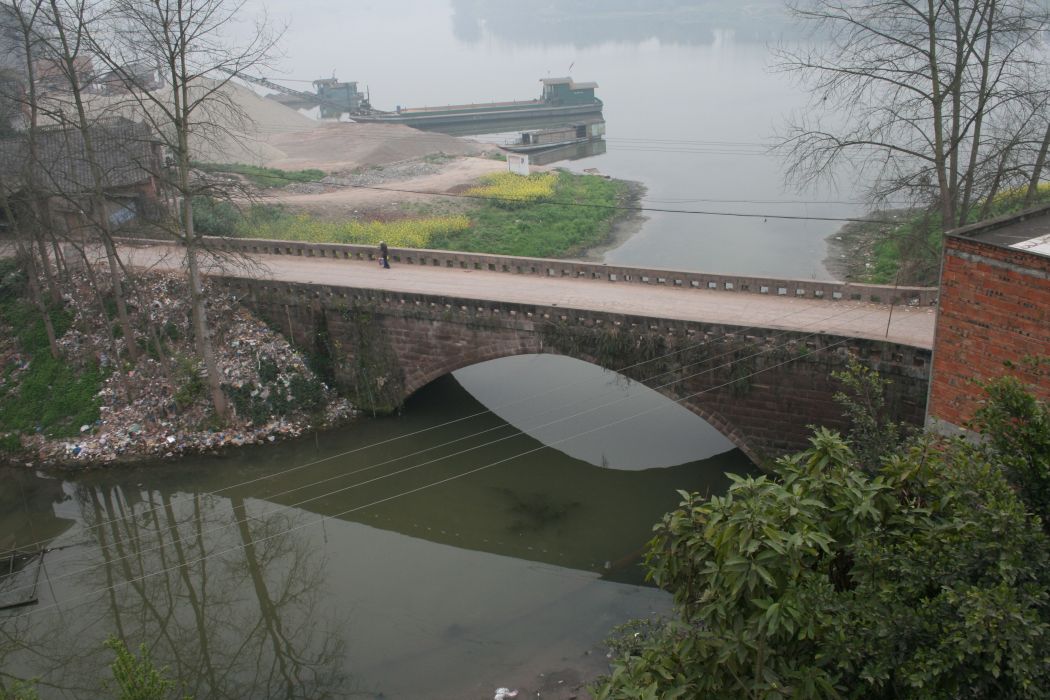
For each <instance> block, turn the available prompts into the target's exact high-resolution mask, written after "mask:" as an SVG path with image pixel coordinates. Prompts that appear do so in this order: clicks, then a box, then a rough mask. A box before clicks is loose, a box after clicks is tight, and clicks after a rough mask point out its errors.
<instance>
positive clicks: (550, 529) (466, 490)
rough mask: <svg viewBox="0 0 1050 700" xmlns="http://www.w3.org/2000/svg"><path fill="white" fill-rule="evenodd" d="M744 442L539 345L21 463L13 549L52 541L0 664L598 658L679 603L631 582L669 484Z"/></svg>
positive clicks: (574, 670) (326, 676)
mask: <svg viewBox="0 0 1050 700" xmlns="http://www.w3.org/2000/svg"><path fill="white" fill-rule="evenodd" d="M464 387H469V388H470V389H471V390H472V391H473V392H475V393H476V394H477V395H478V396H479V397H482V398H483V399H484V400H485V402H486V404H487V406H488V407H489V408H492V409H494V410H493V411H489V410H487V409H486V405H483V404H482V403H480V402H479V401H478V400H477V399H476V398H474V396H472V395H471V394H470V393H468V392H467V391H466V390H465V389H464ZM508 421H511V422H508ZM519 428H520V429H521V430H519ZM533 436H536V437H533ZM537 437H538V438H540V439H542V440H543V441H545V442H546V443H547V445H550V446H545V444H544V442H540V441H539V440H537ZM731 448H732V446H731V445H730V444H729V443H728V442H727V441H726V440H725V438H723V437H721V436H719V435H718V434H717V433H716V432H715V431H714V430H713V429H711V428H710V427H709V426H707V425H706V424H705V423H703V422H702V421H700V420H699V419H697V418H695V417H693V416H692V415H691V414H688V413H687V412H685V410H684V409H681V408H680V407H678V406H677V405H676V404H673V403H672V402H670V401H668V400H666V399H664V398H663V397H661V396H659V395H656V394H654V393H653V392H651V391H649V390H648V389H645V388H644V387H641V386H639V385H635V384H631V383H628V382H627V381H626V380H624V379H622V378H619V377H618V376H617V375H614V374H611V373H603V372H601V371H600V370H598V369H597V368H594V367H593V366H590V365H586V364H584V363H580V362H578V361H575V360H569V359H565V358H554V357H550V356H524V357H518V358H508V359H506V360H501V361H496V362H492V363H487V364H484V365H478V366H475V367H472V368H468V369H466V370H462V371H460V372H458V373H457V375H456V377H452V376H449V377H446V378H444V379H442V380H439V381H437V382H435V383H434V384H432V385H430V386H429V387H426V388H425V389H424V390H422V391H421V392H419V393H418V394H417V395H416V396H414V397H413V398H412V400H411V401H410V402H409V403H408V405H407V406H406V407H405V411H404V413H403V414H402V415H400V416H397V417H390V418H379V419H372V418H367V419H364V420H361V421H360V422H358V423H356V424H354V425H351V426H348V427H347V428H346V429H344V430H340V431H334V432H329V433H324V434H319V435H311V436H308V437H305V438H303V439H300V440H297V441H293V442H288V443H285V444H281V445H277V446H267V447H260V448H250V449H246V450H243V451H240V452H237V453H235V454H231V455H229V456H224V457H211V458H201V459H190V460H184V461H180V462H178V463H167V464H156V465H149V466H144V467H141V468H136V469H128V468H118V469H111V470H100V471H97V472H93V473H89V474H83V475H79V476H78V477H77V478H75V479H74V478H68V477H67V478H63V477H60V476H44V475H33V474H31V473H30V472H28V471H24V470H23V471H7V472H5V473H3V474H0V479H2V483H3V489H2V490H0V499H2V501H3V502H2V503H0V507H2V515H0V536H2V537H3V538H4V548H5V549H6V548H8V547H10V546H12V545H14V546H17V547H20V548H23V549H28V548H30V545H31V544H32V543H35V542H44V543H46V545H47V547H49V548H50V551H49V552H48V553H47V554H46V555H45V556H44V557H43V558H42V559H40V558H32V559H29V560H27V561H24V562H20V563H19V562H17V561H16V562H14V563H15V564H16V566H22V567H23V568H22V569H21V571H20V572H18V573H17V574H15V575H13V576H8V577H6V578H4V579H3V587H2V593H0V603H2V604H4V605H10V604H13V603H19V602H29V601H35V603H34V604H31V605H27V606H25V607H17V608H12V609H9V610H6V611H4V612H2V613H0V632H2V634H3V636H2V638H0V668H2V669H3V671H4V672H5V673H9V674H16V675H18V676H22V677H28V676H38V677H40V678H41V679H42V681H41V685H40V688H41V691H42V696H43V697H45V698H47V697H76V698H92V697H108V695H107V694H106V693H105V692H103V691H100V690H99V688H100V683H101V682H102V680H103V679H104V677H105V675H106V666H107V664H108V662H109V658H110V653H109V652H108V651H107V650H106V649H105V648H104V647H103V641H104V640H105V638H106V637H107V636H109V635H117V636H121V637H123V638H125V639H127V640H128V641H129V642H130V644H131V645H132V646H137V645H138V644H139V643H145V644H146V645H147V646H148V648H149V649H150V650H151V652H152V655H153V657H154V659H155V660H156V661H157V662H158V664H160V665H167V666H169V667H170V675H171V676H173V677H177V678H179V679H182V680H183V681H184V682H185V684H186V687H185V691H186V692H187V693H189V694H190V695H191V696H192V697H201V698H203V697H236V698H248V697H251V698H284V697H304V698H305V697H310V698H314V697H323V696H330V697H366V698H379V697H383V698H450V699H452V698H455V699H457V700H458V699H462V698H490V697H492V692H493V690H494V689H495V688H496V687H498V686H510V687H522V688H531V689H541V688H544V687H550V688H551V689H552V690H553V689H555V688H556V687H557V686H558V685H561V684H558V683H557V681H559V680H560V681H563V682H565V683H569V684H574V683H577V682H579V679H581V678H587V677H592V676H593V675H595V674H597V673H600V672H601V671H602V670H604V668H605V663H606V659H605V657H604V650H603V648H602V646H601V641H602V639H603V638H604V637H605V636H606V635H607V634H608V633H609V631H610V629H611V628H612V627H613V626H615V625H617V624H620V623H622V622H624V621H626V620H627V619H629V618H633V617H642V616H649V615H653V614H660V613H664V612H667V611H668V609H669V599H668V596H667V595H666V594H664V593H662V592H660V591H658V590H656V589H654V588H651V587H648V586H645V585H640V584H642V573H643V572H642V569H641V567H640V565H639V564H640V560H639V558H640V555H641V552H642V550H643V547H644V544H645V542H646V540H647V539H648V537H649V536H650V531H651V526H652V524H653V523H654V522H656V521H657V520H658V519H659V517H660V516H661V514H662V513H664V512H665V511H667V510H668V509H670V508H672V507H673V506H674V505H675V504H676V502H677V499H678V495H677V494H676V492H675V490H676V489H689V490H700V491H720V490H722V489H724V487H725V476H724V473H725V472H740V471H746V470H748V469H749V468H750V467H749V464H748V462H747V460H746V458H744V457H743V455H742V454H741V453H739V452H738V451H736V450H732V449H731ZM10 564H11V562H5V566H8V565H10ZM540 674H543V675H542V676H541V675H540ZM545 683H546V684H548V685H547V686H545V685H544V684H545ZM551 684H553V685H551Z"/></svg>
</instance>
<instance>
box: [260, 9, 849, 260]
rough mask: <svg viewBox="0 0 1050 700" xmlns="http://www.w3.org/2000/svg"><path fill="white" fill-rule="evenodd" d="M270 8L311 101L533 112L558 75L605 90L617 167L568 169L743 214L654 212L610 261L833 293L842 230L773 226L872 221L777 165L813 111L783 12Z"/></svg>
mask: <svg viewBox="0 0 1050 700" xmlns="http://www.w3.org/2000/svg"><path fill="white" fill-rule="evenodd" d="M252 2H253V3H254V4H255V5H265V6H266V7H267V8H268V10H269V13H270V18H271V20H273V22H274V24H278V25H279V24H281V23H285V22H286V23H287V28H286V31H285V34H284V36H283V39H282V41H281V46H282V47H283V49H284V52H285V54H286V56H285V57H284V58H283V59H280V60H277V61H276V62H275V63H276V67H275V69H274V71H272V72H271V73H270V74H269V75H271V76H277V75H280V76H283V77H285V78H289V79H293V80H301V81H304V82H288V83H286V84H287V85H288V86H289V87H294V88H297V89H304V90H311V89H312V88H311V86H310V85H309V83H308V82H306V81H308V80H314V79H316V78H319V77H325V76H330V75H332V74H333V72H334V73H335V75H336V76H337V77H339V78H340V79H342V80H354V81H357V82H358V83H359V89H361V90H365V89H366V88H367V90H368V91H369V92H370V94H371V98H372V103H373V104H374V105H375V106H376V107H377V108H379V109H389V110H392V109H394V107H395V106H396V105H407V106H427V105H430V106H433V105H445V104H461V103H467V102H488V101H502V100H514V99H531V98H533V97H538V96H539V94H540V84H539V80H540V79H541V78H545V77H552V76H553V77H557V76H564V75H570V74H571V75H572V77H573V78H574V79H575V80H577V81H595V82H597V83H598V86H599V87H598V89H597V91H596V93H595V94H596V95H597V96H598V97H600V98H601V99H602V100H603V102H604V104H605V107H604V116H605V120H606V126H607V137H606V145H607V150H606V153H604V154H602V155H598V156H594V157H590V158H585V159H582V160H578V161H572V162H566V163H562V164H561V165H563V166H565V167H568V168H570V169H574V170H582V169H586V168H597V169H598V171H599V172H601V173H603V174H606V175H610V176H612V177H616V178H623V179H626V180H632V181H636V182H639V183H641V184H642V185H644V186H645V187H646V189H647V193H646V195H645V198H644V201H643V202H642V205H643V206H645V207H649V208H653V209H677V210H687V211H693V212H716V213H720V214H725V215H721V216H719V215H709V214H698V213H689V214H682V213H679V214H673V213H660V212H648V213H646V214H645V216H646V217H647V220H646V221H644V222H643V224H642V227H641V230H640V231H639V232H638V233H636V234H635V235H633V236H632V237H631V238H630V239H629V240H627V241H626V242H623V243H622V244H621V245H618V246H617V247H615V248H614V249H612V250H610V251H608V252H607V253H605V260H606V261H608V262H615V263H620V264H629V265H639V266H654V267H666V268H672V269H689V270H701V271H709V272H725V273H738V274H750V275H761V276H777V277H789V278H801V279H827V278H829V273H828V272H827V270H826V269H825V267H824V264H823V261H824V258H825V256H826V245H825V239H826V238H827V237H828V236H829V235H831V234H832V233H834V232H835V231H836V230H837V229H838V228H839V227H840V225H841V224H840V223H839V222H834V221H820V220H784V219H776V218H773V217H775V216H776V215H788V216H802V217H850V216H858V215H862V214H863V213H864V207H863V206H861V205H860V204H857V203H854V202H855V201H856V200H857V196H856V194H855V187H854V183H853V182H852V181H851V180H850V179H849V178H848V177H843V178H841V180H840V181H839V182H837V183H835V185H834V186H825V187H823V188H822V189H816V190H806V191H805V192H798V191H796V189H795V188H794V187H792V186H791V183H788V182H785V177H784V168H783V163H782V162H781V160H780V159H779V158H778V157H776V156H775V155H774V154H773V153H771V152H770V150H769V147H770V145H771V144H772V143H773V141H774V140H775V137H776V134H777V133H778V132H780V131H782V130H783V129H784V125H785V123H786V120H787V119H788V117H789V116H790V115H791V114H793V113H795V112H797V111H799V110H802V109H804V108H805V107H806V105H807V103H808V97H807V95H806V93H805V92H804V91H803V90H802V89H801V88H800V87H799V85H798V84H797V82H796V81H795V80H793V79H792V78H791V77H790V76H787V75H784V74H782V73H779V72H777V71H776V70H774V69H773V63H774V61H773V58H772V54H771V51H770V47H771V46H773V45H775V44H777V43H778V42H781V41H787V40H789V39H791V38H794V37H797V36H799V29H798V28H797V27H795V26H794V25H792V24H790V23H789V22H788V21H787V20H786V19H785V18H784V17H783V9H782V2H781V1H780V0H755V1H754V2H748V3H742V2H738V0H715V1H713V2H712V1H711V0H677V2H676V1H674V0H665V1H661V2H658V3H649V2H644V1H643V0H610V1H609V2H598V1H597V0H559V1H558V2H552V1H548V2H536V3H533V2H521V1H520V0H386V1H384V2H352V3H349V2H341V1H339V0H252ZM657 7H658V8H664V9H662V10H660V11H657V9H656V8H657ZM650 8H653V9H650ZM248 28H249V27H247V26H246V27H244V28H242V29H243V30H247V29H248ZM394 37H396V38H394ZM736 215H746V216H736Z"/></svg>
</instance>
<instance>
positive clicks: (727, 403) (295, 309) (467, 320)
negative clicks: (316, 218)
mask: <svg viewBox="0 0 1050 700" xmlns="http://www.w3.org/2000/svg"><path fill="white" fill-rule="evenodd" d="M224 283H225V284H226V285H227V287H228V288H229V289H230V290H231V292H233V293H234V294H236V295H237V296H238V297H239V298H240V300H241V302H242V303H244V304H246V305H248V306H249V307H250V308H252V309H253V311H255V312H256V313H257V314H259V315H260V316H261V317H262V318H264V319H266V320H267V321H268V322H269V323H270V324H271V325H272V326H274V327H275V328H276V329H278V330H280V331H282V332H283V333H285V334H286V336H287V337H288V338H289V340H291V341H292V342H293V343H294V344H296V345H298V346H299V347H300V348H302V349H303V350H304V351H305V352H306V353H307V354H311V353H315V354H317V355H320V356H322V357H323V358H324V359H325V361H326V362H327V363H328V366H329V368H330V375H331V376H330V378H331V379H332V380H333V381H334V382H335V383H336V385H337V386H339V388H340V389H341V390H343V391H344V392H346V393H347V394H348V395H350V396H351V398H352V400H354V401H356V402H357V404H358V405H359V406H362V407H364V408H374V409H377V410H384V411H390V410H396V409H397V408H398V407H399V406H400V404H401V403H402V402H403V401H404V400H405V399H407V398H408V397H409V396H410V395H411V394H412V393H413V392H415V391H417V390H419V389H420V388H422V387H424V386H426V385H427V384H428V383H430V382H431V381H433V380H435V379H437V378H439V377H441V376H443V375H445V374H448V373H449V372H452V371H454V370H456V369H459V368H462V367H467V366H470V365H472V364H476V363H478V362H484V361H486V360H492V359H497V358H500V357H507V356H512V355H520V354H527V353H539V352H547V353H555V354H563V355H568V356H572V357H576V358H578V359H582V360H585V361H588V362H592V363H595V364H597V365H599V366H602V367H605V368H606V369H611V370H621V369H622V368H626V367H630V369H627V370H625V371H624V372H623V373H624V374H626V375H627V376H630V377H631V378H632V379H635V380H637V381H641V382H643V383H645V384H647V385H648V386H650V387H652V388H654V389H655V390H657V391H659V392H661V393H663V394H664V395H666V396H668V397H670V398H671V399H673V400H676V401H679V402H680V403H681V404H682V405H683V406H685V407H687V408H688V409H689V410H691V411H693V412H694V413H696V414H697V415H699V416H701V417H702V418H704V419H705V420H707V421H708V422H709V423H711V424H712V425H713V426H714V427H716V428H717V429H718V430H720V431H721V432H723V433H724V434H725V435H726V436H727V437H728V438H729V439H730V440H731V441H732V442H733V443H734V444H735V445H737V446H738V447H739V448H740V449H741V450H743V451H744V452H745V453H746V454H747V455H748V456H749V457H750V458H751V459H752V460H754V461H755V462H756V463H758V464H763V463H766V462H767V461H768V460H769V459H771V458H773V457H776V456H778V455H780V454H783V453H786V452H790V451H795V450H798V449H801V448H804V447H805V446H806V445H807V439H808V437H809V435H810V434H811V426H813V425H818V424H819V425H828V426H833V427H839V428H845V427H846V426H845V425H844V424H843V418H842V409H841V407H839V406H838V404H836V403H835V402H834V401H833V399H832V397H833V395H834V393H835V392H836V391H838V390H839V389H840V387H839V385H838V384H837V382H835V381H834V380H833V379H832V377H831V372H832V371H834V370H837V369H842V368H843V367H844V366H845V364H846V362H847V359H848V357H849V356H850V355H851V354H852V355H854V356H856V357H858V358H860V359H861V360H862V361H863V362H864V363H866V364H867V365H868V366H871V367H873V368H875V369H878V370H879V371H880V372H882V373H883V375H884V376H886V377H887V378H889V379H890V380H891V382H892V384H891V385H890V396H889V405H890V406H891V408H892V410H893V411H894V413H895V416H896V417H897V418H898V419H900V420H906V421H909V422H911V423H915V424H921V422H922V419H923V415H924V410H925V397H926V392H927V378H928V372H929V366H930V352H929V350H925V349H922V348H915V347H911V346H906V345H899V344H895V343H889V342H882V341H875V340H866V339H856V338H846V337H837V336H831V335H825V334H818V333H805V332H799V331H781V330H769V329H755V328H740V327H735V326H728V325H723V324H710V323H702V322H687V321H679V320H667V319H659V318H650V317H641V316H628V315H622V314H612V313H605V312H597V311H580V310H572V309H563V308H555V307H544V306H534V305H526V304H512V303H503V302H492V301H480V300H472V299H463V298H451V297H437V296H427V295H423V294H409V293H399V292H390V291H380V290H368V289H356V288H349V287H333V286H324V285H311V284H300V283H288V282H274V281H266V280H250V279H245V278H236V277H228V278H224Z"/></svg>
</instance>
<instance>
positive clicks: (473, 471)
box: [12, 338, 849, 619]
mask: <svg viewBox="0 0 1050 700" xmlns="http://www.w3.org/2000/svg"><path fill="white" fill-rule="evenodd" d="M847 342H849V338H843V339H842V340H838V341H835V342H834V343H831V344H829V345H827V346H826V347H825V348H824V349H828V348H832V347H836V346H838V345H842V344H844V343H847ZM809 354H811V353H809V352H807V353H805V354H803V355H799V356H797V357H793V358H790V359H788V360H784V361H783V362H779V363H776V364H774V365H771V366H769V367H765V368H763V369H760V370H756V371H754V372H751V373H748V374H746V375H744V376H742V377H737V378H734V379H732V380H730V381H728V382H724V383H722V384H720V385H718V386H714V387H709V388H707V389H704V390H701V391H698V392H695V393H693V394H690V395H688V396H684V397H681V398H679V399H673V400H672V403H676V404H681V403H682V402H683V401H688V400H689V399H693V398H696V397H697V396H700V395H703V394H706V393H708V392H710V391H714V390H716V389H723V388H725V387H728V386H731V385H733V384H735V383H737V382H740V381H743V380H745V379H750V378H751V377H754V376H756V375H758V374H761V373H763V372H768V371H770V370H773V369H776V368H778V367H782V366H784V365H786V364H790V363H792V362H796V361H798V360H799V359H801V358H803V357H806V356H808V355H809ZM669 405H670V404H662V405H660V406H656V407H653V408H650V409H647V410H645V411H641V412H639V413H636V414H633V415H631V416H627V417H625V418H621V419H618V420H615V421H613V422H611V423H606V424H604V425H601V426H597V427H595V428H591V429H589V430H585V431H583V432H580V433H576V434H573V435H570V436H568V437H565V438H562V439H560V440H556V441H554V442H552V443H551V445H557V444H561V443H563V442H567V441H569V440H572V439H576V438H579V437H582V436H584V435H589V434H591V433H593V432H597V431H599V430H605V429H607V428H610V427H613V426H616V425H620V424H623V423H626V422H627V421H629V420H634V419H636V418H639V417H641V416H643V415H648V414H650V413H653V412H655V411H657V410H662V409H665V408H667V406H669ZM551 445H546V444H543V445H540V446H539V447H535V448H532V449H529V450H526V451H524V452H519V453H517V454H515V455H512V456H510V457H505V458H503V459H500V460H497V461H495V462H489V463H488V464H485V465H482V466H480V467H476V468H474V469H471V470H468V471H466V472H462V473H460V474H456V475H454V476H450V477H447V478H445V479H440V480H438V481H434V482H431V483H429V484H425V485H424V486H420V487H417V488H414V489H409V490H407V491H402V492H399V493H395V494H393V495H392V496H387V497H385V498H382V499H379V500H376V501H372V502H370V503H366V504H364V505H361V506H356V507H354V508H348V509H347V510H344V511H342V512H339V513H336V514H334V515H321V516H320V517H319V518H318V519H317V520H313V521H310V522H307V523H302V524H300V525H294V526H292V527H289V528H287V529H284V530H279V531H278V532H275V533H272V534H270V535H267V536H265V537H262V538H259V539H257V540H254V544H258V543H260V542H265V541H267V540H270V539H273V538H275V537H278V536H283V535H288V534H290V533H292V532H295V531H297V530H301V529H303V528H305V527H308V526H310V525H317V524H320V523H323V522H325V521H327V520H334V519H336V518H341V517H343V516H346V515H349V514H350V513H356V512H358V511H361V510H365V509H367V508H371V507H373V506H376V505H380V504H382V503H386V502H389V501H392V500H395V499H397V498H402V497H404V496H408V495H411V494H414V493H418V492H420V491H424V490H427V489H430V488H434V487H435V486H440V485H443V484H446V483H449V482H451V481H455V480H457V479H461V478H463V477H465V476H470V475H472V474H476V473H478V472H481V471H485V470H487V469H491V468H492V467H495V466H498V465H500V464H504V463H506V462H509V461H511V460H514V459H517V458H519V457H524V456H526V455H529V454H534V453H536V452H539V451H541V450H544V449H549V448H550V446H551ZM365 483H371V482H365ZM244 547H245V545H234V546H232V547H228V548H226V549H222V550H219V551H216V552H211V553H209V554H205V555H203V556H200V557H197V558H196V559H193V560H191V561H188V562H181V563H179V564H176V565H174V566H170V567H166V568H163V569H160V570H158V571H153V572H150V573H147V574H143V575H142V576H138V577H135V578H131V579H128V580H125V581H122V582H120V583H116V584H113V585H110V586H105V587H103V588H101V589H97V590H94V591H88V592H86V593H81V594H79V595H75V596H73V597H72V600H78V599H82V598H87V597H89V596H95V595H98V594H101V593H105V592H107V591H112V590H116V589H117V588H119V587H123V586H128V585H131V584H133V583H138V582H140V581H144V580H145V579H147V578H152V577H154V576H159V575H161V574H165V573H168V572H171V571H175V570H177V569H180V568H182V567H188V566H191V565H194V564H198V563H200V562H202V561H205V560H207V559H211V558H213V557H216V556H220V555H223V554H229V553H230V552H235V551H237V550H240V549H244ZM74 607H75V606H74ZM54 608H57V609H61V606H60V605H59V604H58V602H57V601H56V602H54V603H51V604H50V605H46V606H43V607H40V608H34V609H32V610H29V611H26V612H22V613H19V614H18V615H14V616H12V619H19V618H23V617H28V616H29V615H32V614H37V613H42V612H46V611H48V610H51V609H54Z"/></svg>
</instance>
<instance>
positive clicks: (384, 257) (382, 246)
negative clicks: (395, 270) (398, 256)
mask: <svg viewBox="0 0 1050 700" xmlns="http://www.w3.org/2000/svg"><path fill="white" fill-rule="evenodd" d="M379 265H380V266H381V267H382V268H383V269H384V270H389V269H390V249H389V248H387V247H386V241H379Z"/></svg>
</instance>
